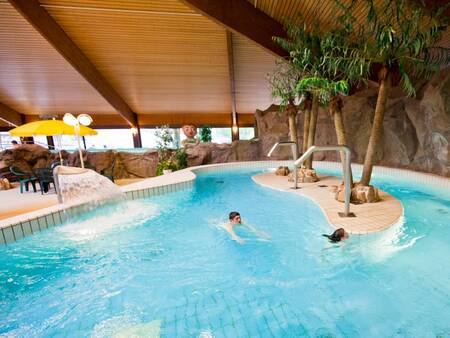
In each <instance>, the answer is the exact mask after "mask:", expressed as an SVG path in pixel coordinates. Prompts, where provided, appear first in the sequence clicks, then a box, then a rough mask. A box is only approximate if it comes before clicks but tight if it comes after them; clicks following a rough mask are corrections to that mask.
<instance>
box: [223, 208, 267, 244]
mask: <svg viewBox="0 0 450 338" xmlns="http://www.w3.org/2000/svg"><path fill="white" fill-rule="evenodd" d="M228 219H229V222H228V223H226V224H225V225H224V226H223V227H224V229H225V230H226V231H228V233H229V234H230V235H231V239H232V240H233V241H236V242H238V243H239V244H244V243H245V241H244V240H243V239H242V238H241V237H239V236H238V235H237V234H236V232H234V227H235V226H236V225H243V226H245V227H246V228H247V229H249V230H250V231H252V232H253V233H255V234H256V235H257V236H259V237H261V238H264V239H269V236H268V235H267V234H266V233H264V232H261V231H258V230H257V229H255V228H254V227H253V226H251V225H249V224H243V223H242V219H241V215H240V214H239V213H238V212H237V211H232V212H230V214H229V216H228Z"/></svg>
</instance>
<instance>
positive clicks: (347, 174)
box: [294, 145, 355, 217]
mask: <svg viewBox="0 0 450 338" xmlns="http://www.w3.org/2000/svg"><path fill="white" fill-rule="evenodd" d="M316 151H339V152H340V151H342V152H344V153H345V160H344V161H345V163H344V165H343V170H344V186H345V210H344V212H343V213H339V216H341V217H354V216H355V215H354V214H353V213H351V212H350V196H351V187H350V182H351V181H352V171H351V160H350V156H351V150H350V148H349V147H347V146H344V145H338V146H324V147H320V146H312V147H310V148H309V149H308V150H307V151H305V153H304V154H303V155H302V156H300V158H299V159H298V160H297V161H295V162H294V170H295V171H296V172H297V170H298V167H300V166H301V165H302V164H303V163H304V162H305V161H306V160H307V159H308V158H309V157H310V156H311V155H312V154H313V153H315V152H316ZM294 182H295V183H294V189H297V188H298V186H297V185H298V179H297V175H296V176H295V178H294Z"/></svg>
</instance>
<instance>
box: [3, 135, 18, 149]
mask: <svg viewBox="0 0 450 338" xmlns="http://www.w3.org/2000/svg"><path fill="white" fill-rule="evenodd" d="M13 140H15V141H17V142H18V143H19V144H20V138H19V137H12V136H11V135H9V133H8V132H7V131H5V132H3V131H2V132H0V149H2V150H4V149H9V148H12V144H11V141H13Z"/></svg>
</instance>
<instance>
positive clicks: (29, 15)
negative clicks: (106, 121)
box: [8, 0, 137, 127]
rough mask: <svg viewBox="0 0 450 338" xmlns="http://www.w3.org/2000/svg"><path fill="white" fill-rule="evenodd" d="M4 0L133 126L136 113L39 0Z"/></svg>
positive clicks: (135, 121) (135, 124) (135, 120)
mask: <svg viewBox="0 0 450 338" xmlns="http://www.w3.org/2000/svg"><path fill="white" fill-rule="evenodd" d="M8 1H9V2H10V3H11V5H12V6H13V7H14V8H15V9H16V10H17V11H18V12H19V13H20V14H21V15H22V16H23V17H24V18H25V19H26V20H27V21H28V22H29V23H30V24H31V25H33V27H34V28H35V29H36V30H37V31H38V32H39V33H40V34H41V35H42V36H43V37H44V38H45V39H46V40H47V41H48V42H49V43H50V44H51V45H52V46H53V47H54V48H55V49H56V50H57V51H58V52H59V53H60V54H61V55H62V56H63V57H64V58H65V59H66V60H67V61H68V62H69V63H70V64H71V65H72V66H73V67H74V68H75V69H76V70H77V71H78V72H79V73H80V74H81V75H82V76H83V77H84V78H85V79H86V80H87V81H88V82H89V83H90V84H91V85H92V86H93V87H94V88H95V89H96V90H97V91H98V92H99V93H100V95H102V96H103V98H105V100H106V101H107V102H108V103H109V104H110V105H111V106H112V107H114V109H115V110H116V111H117V112H118V113H119V114H120V115H121V116H122V117H123V118H124V119H125V120H126V121H127V123H128V124H129V125H130V126H132V127H135V126H137V115H136V113H134V112H133V110H132V109H131V108H130V107H129V106H128V104H127V103H126V102H125V101H124V99H123V98H122V97H121V96H120V95H119V94H118V93H117V92H116V91H115V89H114V88H113V87H112V86H111V84H110V83H109V82H108V81H107V80H106V79H105V78H104V77H103V75H102V74H101V73H100V72H99V71H98V70H97V68H96V67H95V66H94V64H93V63H92V62H91V61H90V60H89V59H88V57H87V56H86V55H84V53H83V52H82V51H81V49H80V48H79V47H78V46H77V45H76V44H75V43H74V42H73V41H72V39H70V37H69V36H68V35H67V34H66V33H65V32H64V30H63V29H62V28H61V27H60V26H59V25H58V23H57V22H56V21H55V20H54V19H53V18H52V17H51V16H50V14H48V13H47V11H46V10H45V9H44V8H43V7H42V6H41V4H40V3H39V1H37V0H8Z"/></svg>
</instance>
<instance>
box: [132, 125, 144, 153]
mask: <svg viewBox="0 0 450 338" xmlns="http://www.w3.org/2000/svg"><path fill="white" fill-rule="evenodd" d="M131 132H132V134H133V146H134V147H135V148H142V137H141V128H139V126H137V127H135V128H132V129H131Z"/></svg>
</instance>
